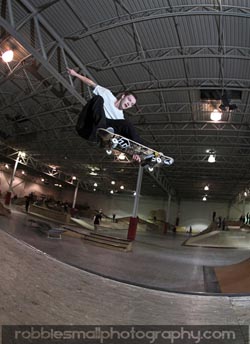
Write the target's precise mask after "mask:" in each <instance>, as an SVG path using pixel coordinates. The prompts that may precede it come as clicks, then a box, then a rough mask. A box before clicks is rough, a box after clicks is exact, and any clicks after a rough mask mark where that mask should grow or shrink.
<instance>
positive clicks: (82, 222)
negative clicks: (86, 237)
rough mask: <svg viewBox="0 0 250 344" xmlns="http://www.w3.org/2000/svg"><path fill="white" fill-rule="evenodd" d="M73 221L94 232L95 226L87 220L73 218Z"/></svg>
mask: <svg viewBox="0 0 250 344" xmlns="http://www.w3.org/2000/svg"><path fill="white" fill-rule="evenodd" d="M71 221H72V222H73V223H76V224H78V225H79V226H81V227H83V228H86V229H89V230H93V229H94V225H93V224H92V223H91V222H90V220H89V221H87V220H86V219H76V218H74V217H71Z"/></svg>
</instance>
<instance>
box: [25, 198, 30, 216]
mask: <svg viewBox="0 0 250 344" xmlns="http://www.w3.org/2000/svg"><path fill="white" fill-rule="evenodd" d="M25 198H26V199H25V211H26V213H28V212H29V207H30V201H31V197H30V195H28V196H26V197H25Z"/></svg>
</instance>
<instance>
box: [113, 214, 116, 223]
mask: <svg viewBox="0 0 250 344" xmlns="http://www.w3.org/2000/svg"><path fill="white" fill-rule="evenodd" d="M115 217H116V214H113V222H115Z"/></svg>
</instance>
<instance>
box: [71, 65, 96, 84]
mask: <svg viewBox="0 0 250 344" xmlns="http://www.w3.org/2000/svg"><path fill="white" fill-rule="evenodd" d="M68 73H69V75H72V76H75V77H77V78H78V79H80V80H81V81H82V82H84V83H85V84H86V85H88V86H91V87H96V85H97V84H96V83H95V82H94V81H93V80H91V79H89V78H87V77H86V76H84V75H81V74H79V73H77V72H76V71H75V70H74V69H70V68H68Z"/></svg>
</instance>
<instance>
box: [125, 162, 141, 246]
mask: <svg viewBox="0 0 250 344" xmlns="http://www.w3.org/2000/svg"><path fill="white" fill-rule="evenodd" d="M142 176H143V167H142V166H141V165H140V166H139V171H138V177H137V184H136V191H135V200H134V208H133V214H132V217H131V218H130V223H129V228H128V236H127V238H128V239H129V240H134V239H135V236H136V229H137V213H138V205H139V198H140V193H141V183H142Z"/></svg>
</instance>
